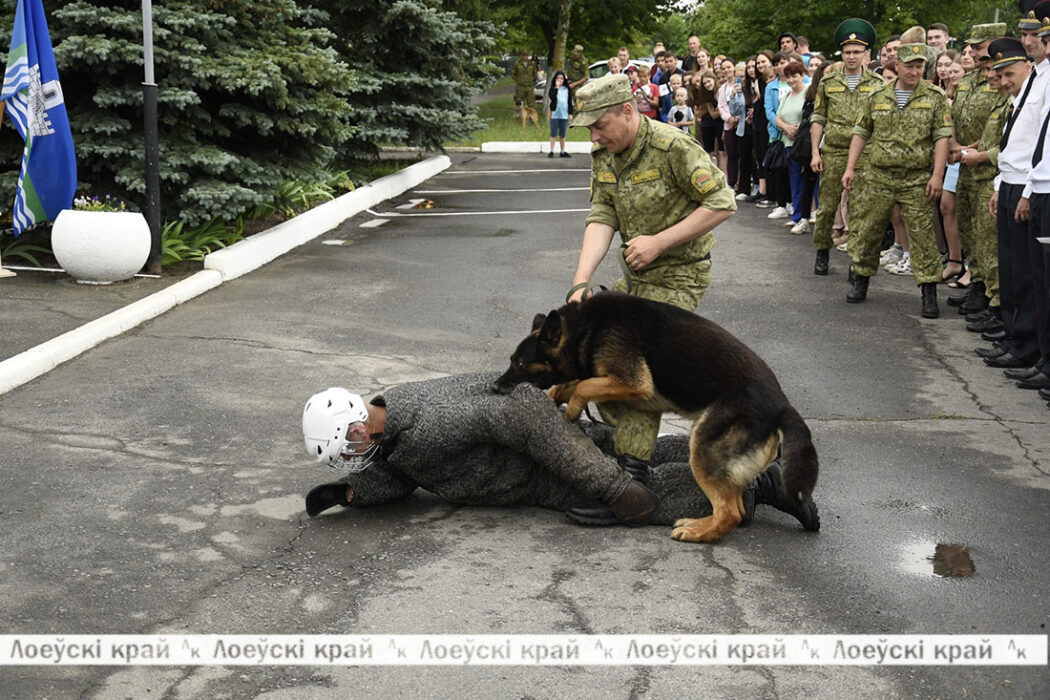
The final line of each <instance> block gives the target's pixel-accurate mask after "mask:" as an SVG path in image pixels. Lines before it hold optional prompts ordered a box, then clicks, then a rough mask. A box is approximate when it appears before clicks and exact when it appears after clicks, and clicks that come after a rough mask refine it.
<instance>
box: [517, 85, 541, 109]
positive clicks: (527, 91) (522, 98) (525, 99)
mask: <svg viewBox="0 0 1050 700" xmlns="http://www.w3.org/2000/svg"><path fill="white" fill-rule="evenodd" d="M514 103H515V104H520V105H521V106H522V107H535V106H536V104H535V99H534V98H533V96H532V86H531V85H518V86H517V87H515V88H514Z"/></svg>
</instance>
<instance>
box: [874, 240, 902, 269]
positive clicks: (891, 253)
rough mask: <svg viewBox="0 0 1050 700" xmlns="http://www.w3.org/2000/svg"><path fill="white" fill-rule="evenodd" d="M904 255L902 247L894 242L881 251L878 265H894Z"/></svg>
mask: <svg viewBox="0 0 1050 700" xmlns="http://www.w3.org/2000/svg"><path fill="white" fill-rule="evenodd" d="M903 257H904V248H901V247H900V246H899V245H897V244H896V243H894V244H893V245H892V246H890V247H889V248H887V249H886V250H884V251H882V255H880V256H879V266H880V267H886V266H888V265H896V264H897V263H899V262H900V261H901V258H903Z"/></svg>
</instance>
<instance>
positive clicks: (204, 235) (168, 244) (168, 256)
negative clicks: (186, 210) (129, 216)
mask: <svg viewBox="0 0 1050 700" xmlns="http://www.w3.org/2000/svg"><path fill="white" fill-rule="evenodd" d="M243 237H244V227H243V225H242V224H241V223H240V222H237V223H229V222H223V221H220V220H219V219H212V220H211V221H207V222H205V223H203V224H201V225H199V226H195V227H192V228H191V227H188V226H186V224H184V223H183V222H182V221H171V222H169V223H167V224H165V225H164V227H163V228H162V229H161V233H160V244H161V260H160V264H161V265H162V266H166V265H172V264H174V263H178V262H185V261H193V262H200V261H202V260H204V257H205V256H206V255H208V254H209V253H214V252H215V251H216V250H219V249H221V248H225V247H226V246H228V245H230V244H232V243H236V242H237V241H239V240H241V239H242V238H243Z"/></svg>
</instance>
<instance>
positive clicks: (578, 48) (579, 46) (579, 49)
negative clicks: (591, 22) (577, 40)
mask: <svg viewBox="0 0 1050 700" xmlns="http://www.w3.org/2000/svg"><path fill="white" fill-rule="evenodd" d="M572 50H573V53H583V44H576V46H573V47H572Z"/></svg>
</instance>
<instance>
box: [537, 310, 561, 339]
mask: <svg viewBox="0 0 1050 700" xmlns="http://www.w3.org/2000/svg"><path fill="white" fill-rule="evenodd" d="M560 338H561V314H559V313H558V311H557V310H556V309H555V310H554V311H551V312H550V313H549V314H547V319H546V320H545V321H544V322H543V328H541V329H540V341H541V342H544V343H548V344H550V345H555V344H557V342H558V340H559V339H560Z"/></svg>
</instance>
